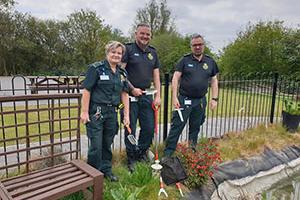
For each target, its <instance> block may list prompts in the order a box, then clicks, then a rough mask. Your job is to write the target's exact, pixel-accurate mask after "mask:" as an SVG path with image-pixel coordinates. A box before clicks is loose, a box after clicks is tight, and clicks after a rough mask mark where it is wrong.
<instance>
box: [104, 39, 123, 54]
mask: <svg viewBox="0 0 300 200" xmlns="http://www.w3.org/2000/svg"><path fill="white" fill-rule="evenodd" d="M119 47H121V48H122V55H124V54H125V50H126V49H125V46H124V45H123V44H122V43H121V42H118V41H109V42H108V43H107V44H106V45H105V54H106V55H107V54H108V53H109V52H110V51H112V50H115V49H117V48H119Z"/></svg>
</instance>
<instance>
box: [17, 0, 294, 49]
mask: <svg viewBox="0 0 300 200" xmlns="http://www.w3.org/2000/svg"><path fill="white" fill-rule="evenodd" d="M17 2H18V4H17V6H16V8H17V10H19V11H21V12H29V13H31V14H32V15H33V16H36V17H39V18H42V19H48V18H52V19H53V18H54V19H60V20H61V19H65V18H66V17H67V16H68V15H69V14H71V13H72V12H74V11H75V10H80V9H91V10H95V11H96V12H97V14H98V15H99V16H101V17H102V19H104V23H106V24H109V25H111V26H112V27H113V28H118V29H120V30H121V31H122V32H123V33H124V34H125V35H129V29H130V28H131V27H132V25H133V23H134V18H135V15H136V11H137V9H138V8H143V7H144V6H145V4H146V3H147V2H148V1H147V0H41V1H36V0H17ZM168 6H169V8H170V9H171V11H172V15H173V16H174V17H175V24H176V27H177V28H178V31H179V32H180V33H181V34H183V35H185V34H192V33H196V32H198V33H201V34H203V35H204V36H205V38H206V40H208V41H209V43H210V44H211V46H212V47H213V50H215V51H217V50H218V49H221V48H222V47H224V46H225V45H226V44H228V43H229V42H230V41H233V40H234V38H235V37H236V33H237V32H238V31H240V30H242V29H244V28H245V26H246V24H247V23H248V22H252V23H256V22H258V21H260V20H262V21H269V20H284V21H285V22H286V23H285V24H286V25H288V26H292V27H296V26H297V25H298V24H299V19H300V14H299V10H298V8H299V7H300V1H298V0H286V1H281V0H248V1H241V0H202V1H199V0H185V1H182V0H169V1H168Z"/></svg>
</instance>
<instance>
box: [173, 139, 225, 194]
mask: <svg viewBox="0 0 300 200" xmlns="http://www.w3.org/2000/svg"><path fill="white" fill-rule="evenodd" d="M176 154H177V156H178V157H179V159H180V161H181V162H182V164H183V165H184V167H185V170H186V173H187V175H188V179H187V180H186V181H185V184H186V186H187V187H188V188H196V187H199V186H201V185H202V184H205V183H206V182H207V180H208V179H209V178H210V177H212V176H213V170H214V169H215V168H216V167H217V164H219V163H220V162H221V157H220V153H219V152H218V150H217V144H214V143H213V142H212V141H211V140H207V139H202V140H201V141H199V143H198V144H197V146H196V147H195V148H191V147H190V146H189V145H188V144H178V145H177V153H176Z"/></svg>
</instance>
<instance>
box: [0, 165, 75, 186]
mask: <svg viewBox="0 0 300 200" xmlns="http://www.w3.org/2000/svg"><path fill="white" fill-rule="evenodd" d="M68 167H72V164H71V163H64V164H60V165H56V166H54V167H48V168H45V169H42V170H39V171H34V172H31V173H30V174H24V175H20V176H16V177H12V178H9V179H6V180H3V181H2V183H3V185H4V186H5V187H6V186H9V185H11V184H15V183H18V182H22V181H24V180H27V179H31V178H35V177H37V176H40V175H43V174H48V173H49V171H50V172H51V173H55V172H56V171H61V170H62V169H65V168H68Z"/></svg>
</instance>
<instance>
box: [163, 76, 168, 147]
mask: <svg viewBox="0 0 300 200" xmlns="http://www.w3.org/2000/svg"><path fill="white" fill-rule="evenodd" d="M164 85H165V90H164V130H163V140H164V141H165V140H166V138H167V135H168V107H169V101H168V99H169V74H165V84H164Z"/></svg>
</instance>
